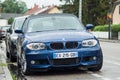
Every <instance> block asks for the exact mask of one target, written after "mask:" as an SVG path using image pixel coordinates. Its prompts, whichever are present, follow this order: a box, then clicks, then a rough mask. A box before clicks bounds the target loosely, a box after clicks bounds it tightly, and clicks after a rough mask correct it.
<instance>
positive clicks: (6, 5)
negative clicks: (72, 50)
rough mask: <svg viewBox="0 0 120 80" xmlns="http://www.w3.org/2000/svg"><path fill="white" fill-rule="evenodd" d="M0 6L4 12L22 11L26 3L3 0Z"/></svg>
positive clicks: (25, 8) (24, 9)
mask: <svg viewBox="0 0 120 80" xmlns="http://www.w3.org/2000/svg"><path fill="white" fill-rule="evenodd" d="M0 6H1V8H2V12H5V13H24V12H25V11H26V10H27V6H26V4H25V3H24V2H22V1H17V0H5V1H4V2H2V3H0Z"/></svg>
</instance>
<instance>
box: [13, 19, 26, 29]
mask: <svg viewBox="0 0 120 80" xmlns="http://www.w3.org/2000/svg"><path fill="white" fill-rule="evenodd" d="M24 20H25V18H23V19H22V18H21V19H17V20H16V21H15V24H14V29H15V30H17V29H18V30H19V29H21V28H22V25H23V22H24Z"/></svg>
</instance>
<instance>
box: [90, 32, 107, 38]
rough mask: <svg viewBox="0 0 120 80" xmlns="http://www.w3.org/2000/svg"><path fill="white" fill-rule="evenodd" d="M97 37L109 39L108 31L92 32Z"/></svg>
mask: <svg viewBox="0 0 120 80" xmlns="http://www.w3.org/2000/svg"><path fill="white" fill-rule="evenodd" d="M92 33H93V35H95V36H96V37H97V38H105V39H108V32H92Z"/></svg>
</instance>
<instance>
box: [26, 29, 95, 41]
mask: <svg viewBox="0 0 120 80" xmlns="http://www.w3.org/2000/svg"><path fill="white" fill-rule="evenodd" d="M25 37H26V38H27V39H29V40H30V41H31V42H55V41H82V40H84V39H90V38H94V36H93V35H92V34H91V33H88V32H87V31H48V32H35V33H27V34H26V35H25Z"/></svg>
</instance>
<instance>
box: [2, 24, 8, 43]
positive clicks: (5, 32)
mask: <svg viewBox="0 0 120 80" xmlns="http://www.w3.org/2000/svg"><path fill="white" fill-rule="evenodd" d="M9 27H10V25H6V26H0V42H2V40H4V39H6V34H7V29H8V28H9Z"/></svg>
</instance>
